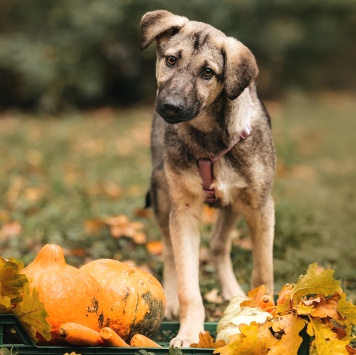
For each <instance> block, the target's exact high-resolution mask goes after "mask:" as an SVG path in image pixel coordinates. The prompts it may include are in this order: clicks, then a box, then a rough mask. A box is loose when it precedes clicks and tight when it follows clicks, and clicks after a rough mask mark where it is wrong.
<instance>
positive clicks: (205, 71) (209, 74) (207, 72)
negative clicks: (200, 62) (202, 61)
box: [202, 68, 214, 79]
mask: <svg viewBox="0 0 356 355" xmlns="http://www.w3.org/2000/svg"><path fill="white" fill-rule="evenodd" d="M202 75H203V78H204V79H210V78H212V77H213V75H214V72H213V70H212V69H210V68H204V69H203V71H202Z"/></svg>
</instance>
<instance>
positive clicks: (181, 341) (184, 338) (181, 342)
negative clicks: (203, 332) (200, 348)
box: [169, 330, 199, 348]
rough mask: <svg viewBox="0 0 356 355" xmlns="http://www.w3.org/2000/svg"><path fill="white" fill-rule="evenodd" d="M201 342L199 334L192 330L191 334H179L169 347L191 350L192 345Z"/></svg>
mask: <svg viewBox="0 0 356 355" xmlns="http://www.w3.org/2000/svg"><path fill="white" fill-rule="evenodd" d="M198 341H199V332H196V330H192V331H191V332H190V333H189V334H187V333H186V332H184V333H182V332H179V333H178V334H177V336H176V337H175V338H173V339H172V340H171V341H170V342H169V346H173V347H175V348H189V347H190V344H193V343H198Z"/></svg>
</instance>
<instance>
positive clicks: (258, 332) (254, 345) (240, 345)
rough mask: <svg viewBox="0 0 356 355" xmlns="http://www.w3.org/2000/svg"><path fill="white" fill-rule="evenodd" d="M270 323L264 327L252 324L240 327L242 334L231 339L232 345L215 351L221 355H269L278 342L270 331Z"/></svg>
mask: <svg viewBox="0 0 356 355" xmlns="http://www.w3.org/2000/svg"><path fill="white" fill-rule="evenodd" d="M270 327H271V323H270V321H267V322H265V323H264V324H262V325H258V324H257V323H256V322H252V323H251V324H250V325H240V327H239V328H240V331H241V333H240V334H236V335H234V336H232V337H231V340H230V343H229V344H227V345H225V346H223V347H221V348H217V349H216V350H214V354H221V355H267V354H268V353H269V350H270V349H272V348H273V347H274V346H275V344H276V343H277V342H278V340H277V339H276V338H275V337H274V336H273V334H272V333H271V331H270Z"/></svg>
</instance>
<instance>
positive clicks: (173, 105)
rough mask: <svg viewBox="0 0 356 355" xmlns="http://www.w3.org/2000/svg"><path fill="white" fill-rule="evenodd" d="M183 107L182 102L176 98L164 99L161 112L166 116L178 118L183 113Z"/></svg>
mask: <svg viewBox="0 0 356 355" xmlns="http://www.w3.org/2000/svg"><path fill="white" fill-rule="evenodd" d="M183 109H184V106H183V102H181V101H180V100H178V99H176V98H166V100H165V101H164V103H163V110H164V111H165V112H166V113H167V114H168V115H174V116H178V115H180V114H181V113H182V112H183Z"/></svg>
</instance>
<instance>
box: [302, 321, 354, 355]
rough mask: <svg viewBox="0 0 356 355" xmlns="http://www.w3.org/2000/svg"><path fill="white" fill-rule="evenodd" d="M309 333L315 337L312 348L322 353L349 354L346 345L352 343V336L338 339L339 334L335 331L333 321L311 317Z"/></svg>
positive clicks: (329, 354)
mask: <svg viewBox="0 0 356 355" xmlns="http://www.w3.org/2000/svg"><path fill="white" fill-rule="evenodd" d="M309 320H310V323H309V324H308V334H309V335H312V336H314V337H315V340H314V342H313V344H312V348H315V349H316V351H317V353H318V354H322V355H335V354H338V355H348V351H347V349H346V345H348V344H349V343H350V339H351V338H350V337H349V336H346V337H345V338H344V339H341V340H340V339H337V334H336V333H335V332H333V327H334V325H333V324H332V323H323V322H322V321H321V319H320V318H313V317H309Z"/></svg>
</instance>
